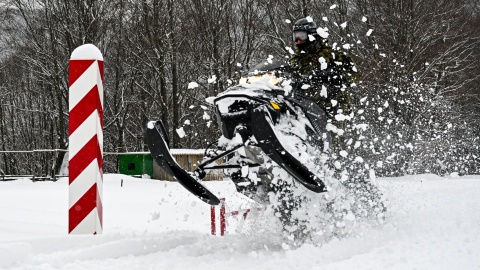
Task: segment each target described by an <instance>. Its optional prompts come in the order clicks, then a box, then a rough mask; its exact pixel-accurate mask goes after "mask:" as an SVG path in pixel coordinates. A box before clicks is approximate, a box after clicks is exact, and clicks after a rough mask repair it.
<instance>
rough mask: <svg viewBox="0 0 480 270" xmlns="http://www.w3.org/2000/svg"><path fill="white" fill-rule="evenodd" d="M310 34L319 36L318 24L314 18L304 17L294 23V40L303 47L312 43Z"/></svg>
mask: <svg viewBox="0 0 480 270" xmlns="http://www.w3.org/2000/svg"><path fill="white" fill-rule="evenodd" d="M308 35H312V36H318V33H317V24H316V23H315V22H314V21H313V20H312V19H307V18H302V19H300V20H298V21H297V22H295V24H294V25H293V42H295V45H296V46H297V47H298V48H299V49H301V48H303V47H304V46H306V45H307V44H309V43H311V41H310V38H309V37H308Z"/></svg>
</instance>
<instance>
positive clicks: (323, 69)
mask: <svg viewBox="0 0 480 270" xmlns="http://www.w3.org/2000/svg"><path fill="white" fill-rule="evenodd" d="M319 32H320V33H321V34H322V36H321V35H319ZM293 41H294V42H295V47H296V49H295V54H294V55H293V56H292V57H291V59H290V63H291V69H292V70H291V72H292V79H293V83H294V87H293V88H294V91H295V92H294V94H300V95H303V96H306V97H308V98H310V99H312V100H313V101H315V102H316V103H317V104H319V105H320V106H321V107H322V108H324V109H325V112H326V113H327V117H328V119H330V120H331V121H332V124H334V125H335V126H336V127H337V128H340V129H345V122H344V121H341V120H342V119H341V118H338V117H335V115H338V114H340V115H345V116H348V115H349V114H350V113H351V108H350V104H351V99H350V96H349V93H348V92H347V91H346V90H347V88H348V87H350V86H352V84H353V83H358V80H359V78H360V74H359V72H358V71H357V68H356V66H355V63H354V62H353V61H352V59H351V58H350V57H348V56H347V55H346V54H345V53H343V52H340V51H338V50H337V49H336V48H332V47H330V46H328V44H327V40H326V35H325V33H322V32H321V31H318V30H317V24H316V23H315V22H314V21H313V20H312V19H311V18H310V17H307V18H302V19H300V20H298V21H297V22H295V25H294V26H293Z"/></svg>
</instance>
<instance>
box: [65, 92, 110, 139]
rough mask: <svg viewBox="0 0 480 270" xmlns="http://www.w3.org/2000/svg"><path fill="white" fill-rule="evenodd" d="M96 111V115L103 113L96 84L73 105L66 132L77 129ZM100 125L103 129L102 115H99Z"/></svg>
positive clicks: (71, 132)
mask: <svg viewBox="0 0 480 270" xmlns="http://www.w3.org/2000/svg"><path fill="white" fill-rule="evenodd" d="M95 110H97V111H98V115H99V116H100V115H103V109H102V103H101V102H100V95H99V92H98V86H97V85H95V86H94V87H93V88H92V89H91V90H90V91H89V92H88V93H87V94H86V95H85V97H84V98H82V100H81V101H80V102H79V103H78V104H77V105H75V107H73V109H72V110H71V111H70V117H69V121H70V123H69V125H68V132H69V133H70V135H72V134H73V132H75V130H77V128H78V127H79V126H80V125H81V124H83V122H84V121H85V120H86V119H87V118H88V117H89V116H90V115H91V114H92V113H93V112H94V111H95ZM99 119H100V125H101V127H102V129H103V117H99Z"/></svg>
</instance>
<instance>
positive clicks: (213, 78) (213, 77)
mask: <svg viewBox="0 0 480 270" xmlns="http://www.w3.org/2000/svg"><path fill="white" fill-rule="evenodd" d="M216 81H217V76H215V75H213V76H212V77H211V78H209V79H208V80H207V82H208V83H215V82H216Z"/></svg>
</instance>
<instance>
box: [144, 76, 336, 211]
mask: <svg viewBox="0 0 480 270" xmlns="http://www.w3.org/2000/svg"><path fill="white" fill-rule="evenodd" d="M262 73H264V72H262ZM264 76H267V75H264ZM213 105H214V106H215V113H216V116H217V120H218V124H219V127H220V128H221V133H222V137H221V138H220V139H219V140H218V141H217V142H216V143H214V144H212V145H210V146H209V147H208V148H207V149H206V150H205V157H204V159H203V161H202V162H201V163H200V164H198V165H197V168H196V170H195V171H194V172H187V171H185V170H184V169H182V168H181V167H180V166H179V164H178V163H177V162H176V161H175V159H174V158H173V156H172V154H171V153H170V149H169V138H168V135H167V131H166V130H165V127H164V125H163V124H162V122H161V121H153V122H150V123H149V124H148V127H147V129H146V131H145V141H146V144H147V145H148V148H149V150H150V152H151V154H152V157H153V158H154V160H155V161H156V163H157V164H158V165H159V166H160V167H162V168H163V169H164V170H165V171H166V172H167V173H168V174H170V175H171V176H172V177H173V178H174V179H175V180H177V181H178V182H179V183H180V184H182V185H183V186H184V187H185V188H186V189H187V190H188V191H190V192H191V193H193V194H194V195H195V196H197V197H198V198H200V199H201V200H202V201H204V202H206V203H208V204H211V205H217V204H219V203H220V200H219V199H218V198H217V197H216V196H215V195H214V194H213V193H212V192H211V191H209V190H208V189H207V188H206V187H205V186H204V185H203V184H202V183H201V179H203V178H204V177H205V176H206V173H207V172H208V171H209V170H223V171H224V173H225V175H226V176H227V177H229V178H230V179H231V180H232V181H233V182H234V183H235V185H236V187H237V191H239V192H241V193H243V194H244V195H246V196H248V197H250V198H252V199H253V200H255V201H257V202H260V203H266V202H268V195H267V193H268V192H269V191H272V190H275V188H274V187H272V180H273V179H274V176H273V174H274V172H273V170H272V168H273V167H275V166H276V167H277V168H278V167H280V168H281V169H282V170H284V171H285V172H287V173H288V174H289V175H290V176H291V177H292V178H293V179H294V180H295V181H296V182H298V183H300V184H301V185H303V186H304V187H305V188H307V189H308V190H310V191H313V192H315V193H321V192H325V191H326V190H327V188H326V185H325V183H324V181H323V179H322V178H323V175H322V174H321V173H319V170H315V169H313V170H312V167H311V166H306V164H305V162H303V161H302V160H301V159H299V157H298V156H299V155H301V154H302V153H298V152H297V153H295V154H294V153H291V152H290V151H289V150H288V149H287V148H289V147H288V146H289V144H290V141H289V140H288V139H285V136H283V135H287V138H288V136H290V137H291V138H292V137H293V138H295V139H296V140H297V141H299V142H300V144H303V145H304V146H305V145H307V146H308V147H309V148H310V152H312V150H311V148H312V147H313V149H314V150H313V153H316V155H317V156H320V155H321V154H322V153H328V151H329V150H328V148H329V144H330V135H329V133H328V132H327V130H326V125H327V119H326V115H325V112H324V111H323V110H322V109H321V108H320V107H319V106H318V105H317V104H316V103H314V102H312V101H310V100H308V99H307V98H304V97H302V96H299V95H286V93H285V90H284V89H283V88H281V87H276V86H274V85H272V84H269V83H266V84H264V83H244V84H239V85H236V86H233V87H230V88H228V89H227V90H225V91H224V92H222V93H220V94H219V95H217V96H216V97H215V98H214V99H213ZM293 121H295V122H296V123H301V124H302V125H303V128H304V131H305V132H304V135H303V136H302V135H298V134H295V132H296V131H295V128H291V129H290V130H286V129H288V128H285V127H288V125H289V123H291V122H293ZM281 135H282V136H281ZM280 137H282V138H280ZM218 160H221V161H222V162H221V163H218V162H217V161H218ZM320 170H321V168H320Z"/></svg>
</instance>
